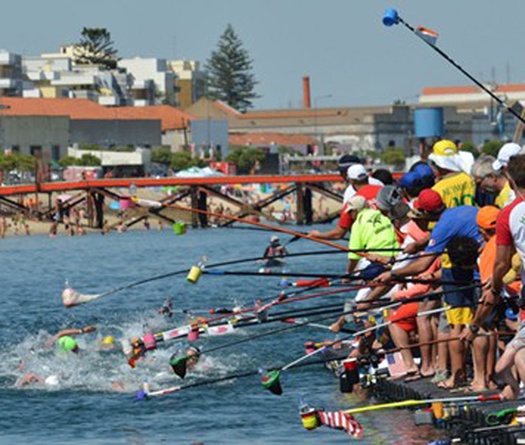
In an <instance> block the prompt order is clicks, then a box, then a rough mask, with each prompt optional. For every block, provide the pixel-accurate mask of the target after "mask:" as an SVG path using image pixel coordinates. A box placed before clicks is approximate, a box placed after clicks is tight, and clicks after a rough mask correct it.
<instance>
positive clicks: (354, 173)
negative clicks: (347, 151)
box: [346, 164, 368, 181]
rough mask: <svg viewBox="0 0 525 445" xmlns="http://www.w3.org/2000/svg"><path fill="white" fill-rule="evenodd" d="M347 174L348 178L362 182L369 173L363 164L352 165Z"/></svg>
mask: <svg viewBox="0 0 525 445" xmlns="http://www.w3.org/2000/svg"><path fill="white" fill-rule="evenodd" d="M346 174H347V176H348V179H351V180H356V181H362V180H364V179H365V178H367V177H368V173H367V172H366V169H365V167H364V166H363V164H353V165H351V166H350V167H348V170H347V172H346Z"/></svg>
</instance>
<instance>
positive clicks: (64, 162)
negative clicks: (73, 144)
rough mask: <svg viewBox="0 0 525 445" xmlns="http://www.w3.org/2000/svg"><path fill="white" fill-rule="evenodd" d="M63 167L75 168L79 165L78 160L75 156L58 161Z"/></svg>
mask: <svg viewBox="0 0 525 445" xmlns="http://www.w3.org/2000/svg"><path fill="white" fill-rule="evenodd" d="M58 163H59V164H60V166H61V167H64V168H67V167H73V166H74V165H77V158H75V157H73V156H65V157H63V158H62V159H60V160H59V161H58Z"/></svg>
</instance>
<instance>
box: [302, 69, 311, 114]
mask: <svg viewBox="0 0 525 445" xmlns="http://www.w3.org/2000/svg"><path fill="white" fill-rule="evenodd" d="M303 107H304V108H312V106H311V101H310V76H304V77H303Z"/></svg>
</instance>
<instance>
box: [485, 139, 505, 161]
mask: <svg viewBox="0 0 525 445" xmlns="http://www.w3.org/2000/svg"><path fill="white" fill-rule="evenodd" d="M502 146H503V142H502V141H487V142H485V144H483V148H482V149H481V152H482V153H484V154H487V155H491V156H494V157H495V158H497V157H498V152H499V149H500V148H501V147H502Z"/></svg>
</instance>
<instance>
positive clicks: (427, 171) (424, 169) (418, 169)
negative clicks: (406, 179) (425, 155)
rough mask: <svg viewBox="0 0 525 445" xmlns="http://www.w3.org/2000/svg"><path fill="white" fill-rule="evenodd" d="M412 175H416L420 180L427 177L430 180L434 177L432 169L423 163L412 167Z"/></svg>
mask: <svg viewBox="0 0 525 445" xmlns="http://www.w3.org/2000/svg"><path fill="white" fill-rule="evenodd" d="M412 171H413V172H414V173H417V174H418V175H419V177H420V178H425V177H427V176H431V177H432V178H434V177H435V175H434V170H432V167H430V165H428V164H425V163H423V162H422V163H420V164H417V165H415V166H414V168H413V169H412Z"/></svg>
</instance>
